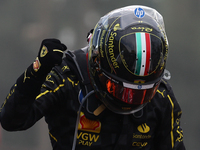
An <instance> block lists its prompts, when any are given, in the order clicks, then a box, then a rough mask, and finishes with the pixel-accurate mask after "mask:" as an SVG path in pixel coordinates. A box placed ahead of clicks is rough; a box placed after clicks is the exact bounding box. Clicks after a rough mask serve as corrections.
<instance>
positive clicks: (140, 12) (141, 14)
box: [134, 7, 145, 18]
mask: <svg viewBox="0 0 200 150" xmlns="http://www.w3.org/2000/svg"><path fill="white" fill-rule="evenodd" d="M134 13H135V16H136V17H138V18H143V17H144V16H145V11H144V10H143V9H142V8H140V7H139V8H136V9H135V11H134Z"/></svg>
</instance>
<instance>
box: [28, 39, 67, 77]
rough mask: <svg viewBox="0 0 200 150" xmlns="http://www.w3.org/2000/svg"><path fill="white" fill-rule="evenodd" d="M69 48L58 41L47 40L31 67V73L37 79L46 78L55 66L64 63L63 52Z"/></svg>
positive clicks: (44, 41) (43, 42)
mask: <svg viewBox="0 0 200 150" xmlns="http://www.w3.org/2000/svg"><path fill="white" fill-rule="evenodd" d="M66 49H67V47H66V46H65V45H64V44H63V43H61V42H60V41H59V40H57V39H45V40H43V41H42V44H41V46H40V50H39V53H38V57H37V58H36V59H35V61H34V63H33V67H31V72H32V73H33V75H34V76H36V77H43V76H46V75H47V73H49V72H50V70H51V69H52V68H53V67H54V66H55V65H60V64H61V62H62V56H63V51H65V50H66Z"/></svg>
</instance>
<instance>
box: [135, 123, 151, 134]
mask: <svg viewBox="0 0 200 150" xmlns="http://www.w3.org/2000/svg"><path fill="white" fill-rule="evenodd" d="M137 129H138V131H139V132H141V133H147V132H149V131H150V127H149V126H148V125H147V124H146V123H144V124H141V125H139V126H138V127H137Z"/></svg>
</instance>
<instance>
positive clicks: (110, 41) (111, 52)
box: [108, 32, 119, 68]
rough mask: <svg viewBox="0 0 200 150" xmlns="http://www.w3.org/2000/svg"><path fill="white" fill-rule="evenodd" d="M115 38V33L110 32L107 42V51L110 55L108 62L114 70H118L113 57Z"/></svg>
mask: <svg viewBox="0 0 200 150" xmlns="http://www.w3.org/2000/svg"><path fill="white" fill-rule="evenodd" d="M115 36H117V33H116V32H111V33H110V37H109V42H108V51H109V55H110V60H111V62H112V64H113V66H114V68H119V65H118V63H117V61H116V58H115V55H114V42H113V41H114V38H115Z"/></svg>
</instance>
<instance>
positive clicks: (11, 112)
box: [0, 50, 185, 150]
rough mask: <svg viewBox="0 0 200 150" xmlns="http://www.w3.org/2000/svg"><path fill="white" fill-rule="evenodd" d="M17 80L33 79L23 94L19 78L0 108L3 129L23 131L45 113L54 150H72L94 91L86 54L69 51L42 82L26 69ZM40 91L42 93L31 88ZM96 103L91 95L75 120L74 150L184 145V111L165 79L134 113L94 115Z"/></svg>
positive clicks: (162, 149)
mask: <svg viewBox="0 0 200 150" xmlns="http://www.w3.org/2000/svg"><path fill="white" fill-rule="evenodd" d="M19 78H23V80H26V79H28V78H29V80H32V81H30V83H27V84H29V86H31V88H32V90H33V92H32V94H31V95H30V93H29V94H27V93H23V92H22V91H25V90H21V88H23V85H22V86H21V85H20V84H22V83H19V82H20V81H21V80H19V79H18V80H17V82H16V84H15V85H14V86H13V87H12V88H11V90H10V93H9V94H8V96H7V98H6V100H5V102H4V103H3V105H2V107H1V109H0V116H1V117H0V119H1V124H2V127H3V128H4V129H5V130H8V131H18V130H26V129H28V128H30V127H31V126H33V125H34V124H35V123H36V122H37V121H38V120H39V119H41V118H42V117H43V116H44V117H45V121H46V123H47V124H48V128H49V137H50V139H51V143H52V147H53V149H54V150H71V149H72V144H73V142H74V133H75V126H76V119H77V112H78V110H79V106H80V104H81V102H82V99H83V97H84V96H85V95H86V94H87V93H88V92H90V91H91V90H92V86H91V85H90V82H89V78H88V71H87V61H86V53H85V52H84V51H83V50H77V51H74V52H70V51H68V52H67V53H66V56H65V57H64V58H63V62H62V64H61V65H60V66H57V67H54V68H53V69H52V71H51V72H50V73H49V74H48V75H47V77H46V80H45V82H44V83H43V84H41V82H38V81H36V80H35V79H34V78H33V77H29V76H26V72H25V73H24V74H23V75H22V76H21V77H19ZM19 85H20V86H19ZM41 85H42V86H41ZM39 89H40V93H37V92H35V91H38V90H39ZM100 105H102V103H101V102H100V101H99V100H98V98H97V97H96V96H95V94H92V95H91V96H90V97H89V98H88V99H87V100H86V101H85V103H84V104H83V107H82V109H81V111H80V114H79V115H80V116H79V117H80V118H79V121H78V122H77V125H78V128H77V130H78V131H77V135H76V137H77V139H76V149H77V150H172V149H173V150H184V149H185V147H184V144H183V131H182V129H181V127H180V117H181V114H182V111H181V109H180V106H179V104H178V102H177V101H176V98H175V96H174V94H173V91H172V89H171V87H170V85H169V83H168V82H167V81H165V80H164V79H162V82H161V84H160V86H159V88H158V90H157V92H156V95H155V97H154V98H153V99H152V100H151V101H150V102H149V103H148V104H147V105H146V106H145V107H144V108H143V109H142V110H140V111H139V112H137V113H134V114H130V115H121V114H116V113H113V112H111V111H110V110H108V109H105V110H103V112H102V113H100V115H98V116H95V115H94V114H93V112H94V110H95V109H96V108H98V107H99V106H100Z"/></svg>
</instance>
